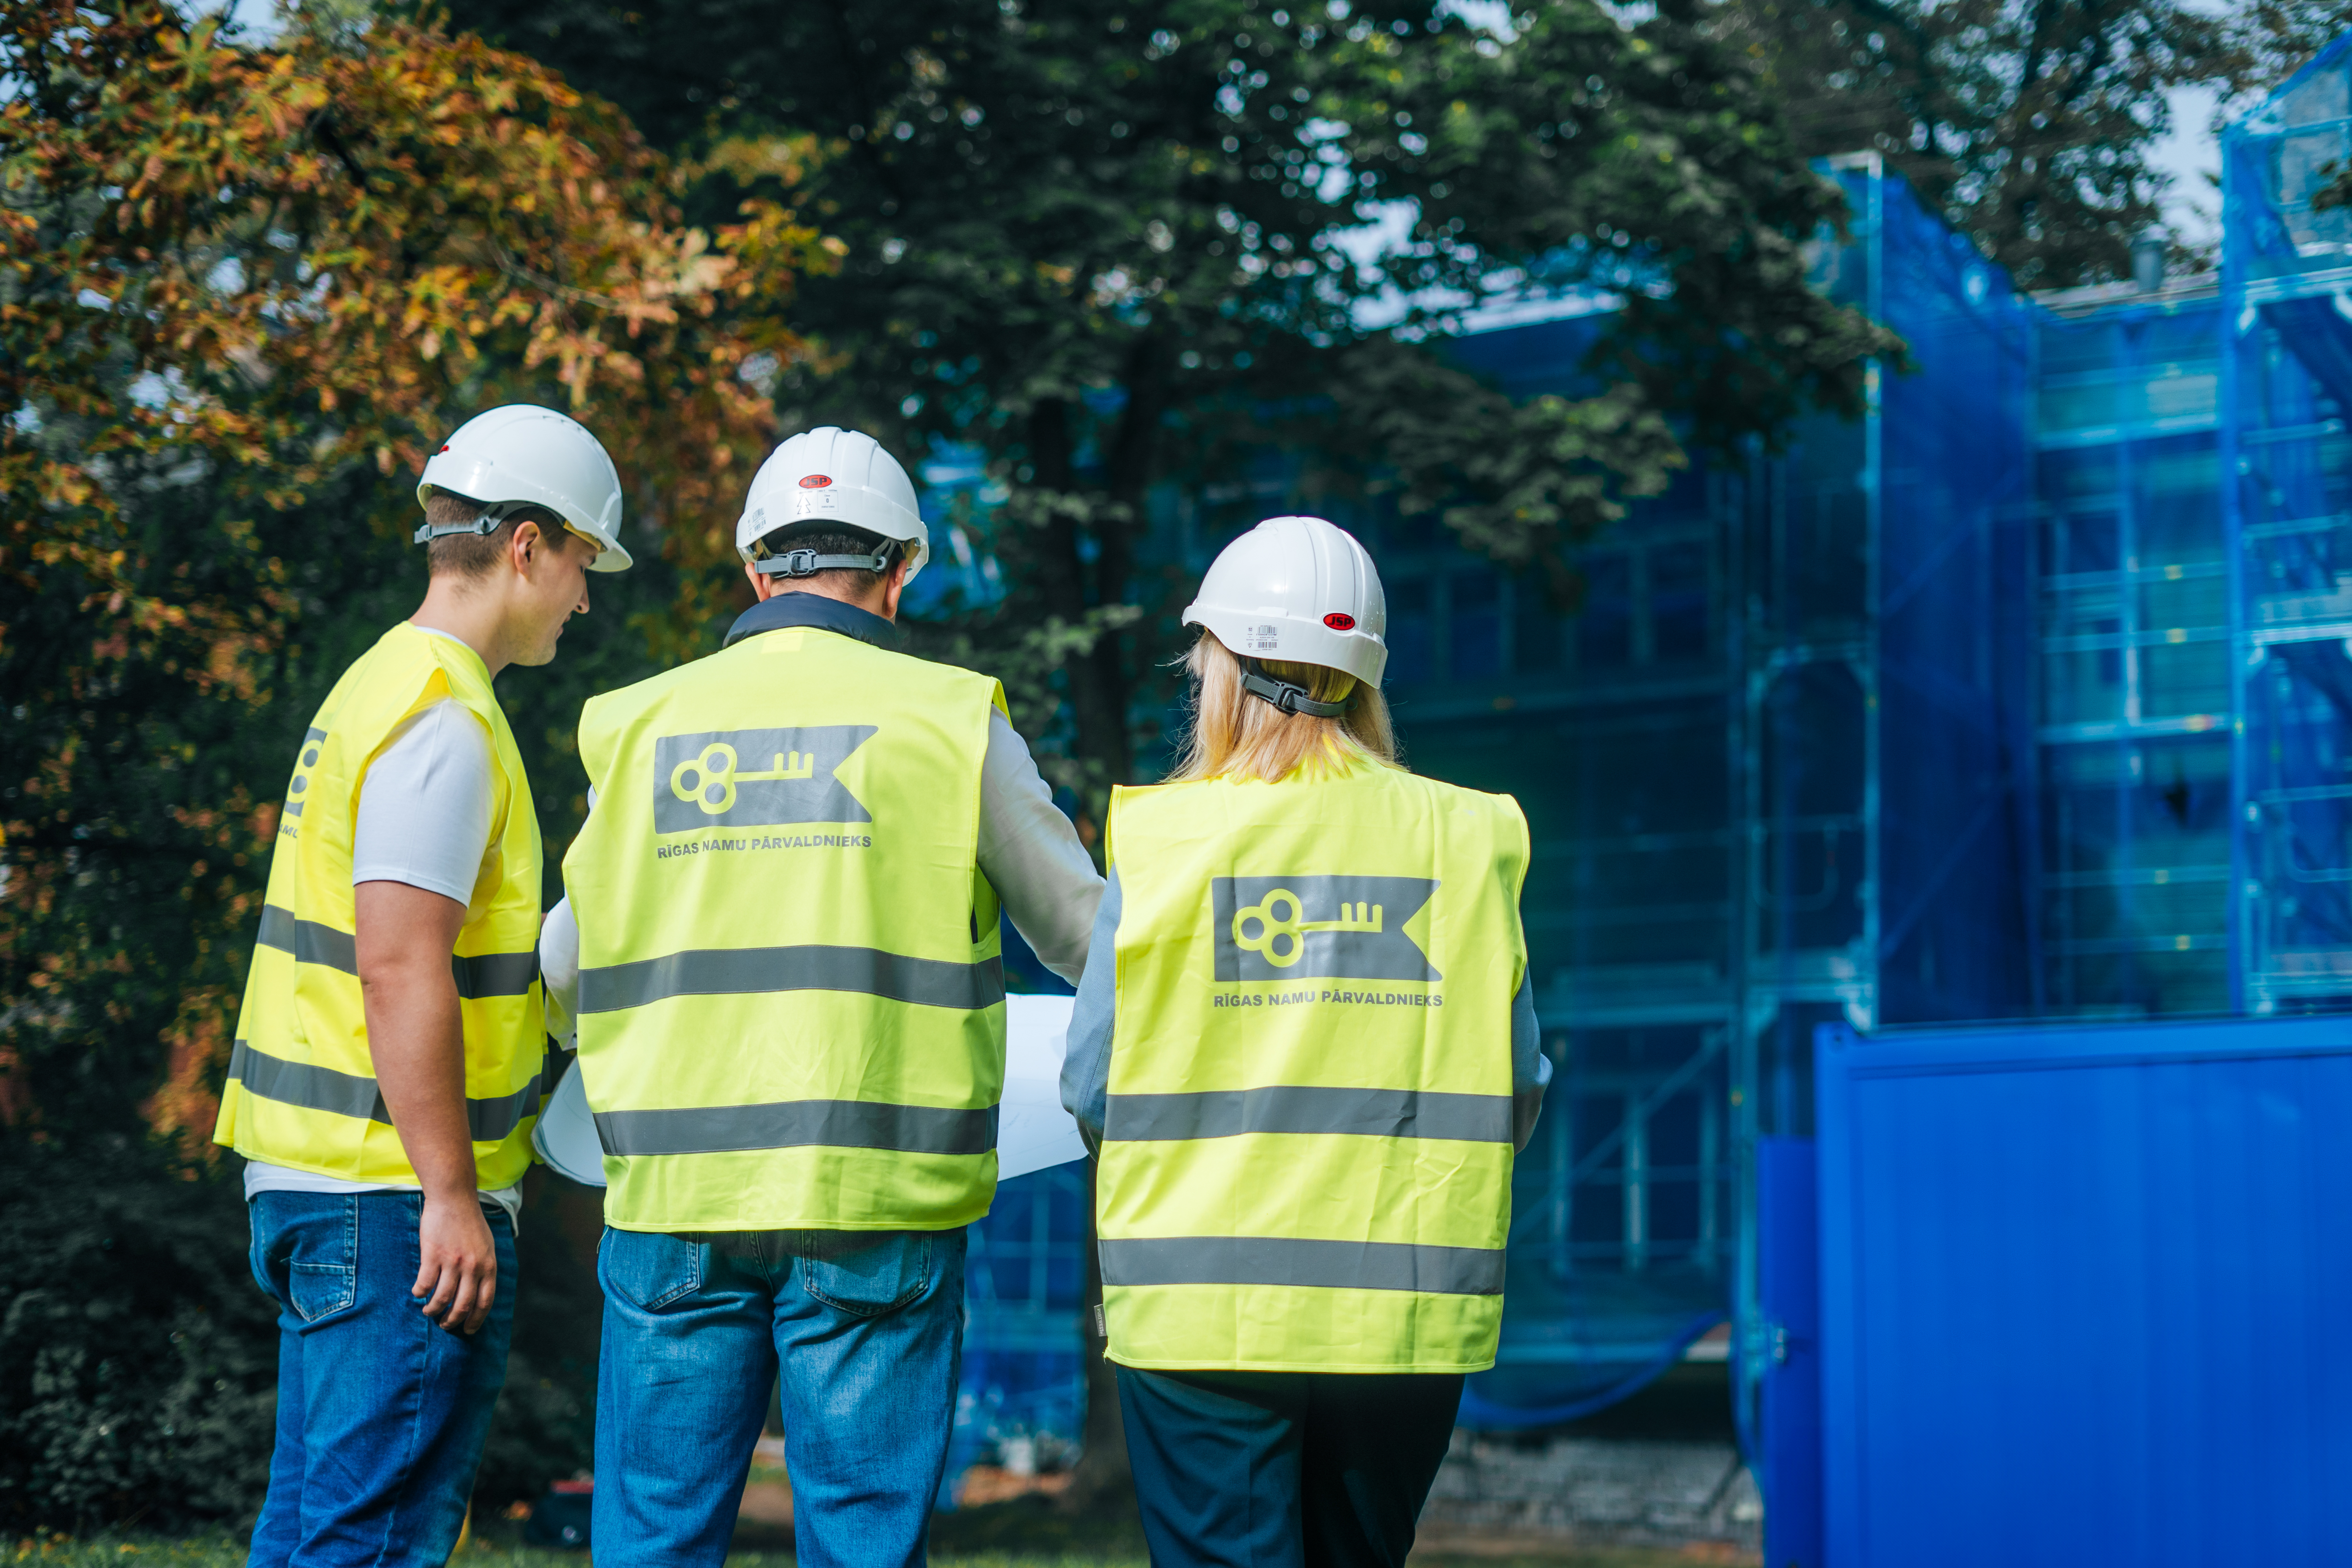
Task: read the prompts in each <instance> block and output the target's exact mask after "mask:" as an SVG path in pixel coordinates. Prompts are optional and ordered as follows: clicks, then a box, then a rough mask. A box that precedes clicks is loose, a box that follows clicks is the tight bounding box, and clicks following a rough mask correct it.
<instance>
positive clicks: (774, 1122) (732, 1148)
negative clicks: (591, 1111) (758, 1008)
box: [596, 1100, 996, 1155]
mask: <svg viewBox="0 0 2352 1568" xmlns="http://www.w3.org/2000/svg"><path fill="white" fill-rule="evenodd" d="M596 1136H597V1138H598V1140H599V1141H600V1142H603V1144H604V1152H605V1153H607V1154H629V1155H636V1154H732V1153H740V1152H746V1151H749V1150H754V1149H803V1148H807V1147H810V1146H812V1145H818V1144H822V1145H825V1146H828V1147H832V1148H839V1149H894V1150H898V1151H899V1152H903V1153H908V1154H985V1153H987V1152H989V1151H990V1150H991V1149H993V1148H995V1147H996V1107H994V1106H989V1107H987V1108H985V1109H984V1110H949V1109H946V1108H943V1107H940V1106H935V1105H883V1104H878V1103H876V1102H874V1101H870V1100H782V1101H779V1102H777V1103H774V1104H771V1105H712V1106H697V1107H694V1108H692V1109H690V1110H600V1111H598V1112H597V1113H596Z"/></svg>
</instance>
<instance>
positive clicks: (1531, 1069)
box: [1511, 974, 1551, 1152]
mask: <svg viewBox="0 0 2352 1568" xmlns="http://www.w3.org/2000/svg"><path fill="white" fill-rule="evenodd" d="M1550 1087H1551V1058H1549V1057H1547V1056H1545V1055H1544V1054H1543V1031H1542V1030H1540V1029H1539V1028H1538V1027H1537V1026H1536V994H1535V985H1534V977H1533V976H1532V975H1524V974H1523V975H1521V976H1520V977H1519V994H1517V996H1515V997H1513V998H1512V999H1511V1147H1512V1148H1513V1149H1514V1150H1517V1151H1518V1152H1526V1150H1527V1146H1528V1140H1529V1139H1531V1138H1533V1137H1534V1136H1535V1135H1536V1118H1537V1117H1538V1116H1540V1115H1542V1114H1543V1102H1544V1090H1545V1089H1549V1088H1550Z"/></svg>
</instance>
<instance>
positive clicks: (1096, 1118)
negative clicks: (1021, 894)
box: [1062, 866, 1551, 1152]
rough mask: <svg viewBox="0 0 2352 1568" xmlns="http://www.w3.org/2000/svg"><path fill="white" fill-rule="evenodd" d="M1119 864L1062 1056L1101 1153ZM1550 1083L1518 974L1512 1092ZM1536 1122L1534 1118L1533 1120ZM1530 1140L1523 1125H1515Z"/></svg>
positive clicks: (1072, 1104) (1528, 993) (1527, 992)
mask: <svg viewBox="0 0 2352 1568" xmlns="http://www.w3.org/2000/svg"><path fill="white" fill-rule="evenodd" d="M1119 903H1120V899H1119V890H1118V867H1116V866H1113V867H1112V868H1110V886H1109V887H1108V889H1107V890H1105V892H1104V893H1103V898H1102V903H1101V905H1100V907H1099V908H1097V910H1096V911H1095V931H1094V941H1093V942H1092V944H1091V947H1090V949H1089V951H1088V952H1087V968H1086V973H1085V974H1084V975H1083V976H1082V977H1081V978H1080V979H1079V981H1078V999H1077V1001H1076V1004H1075V1005H1073V1006H1072V1008H1071V1010H1070V1043H1069V1054H1068V1055H1067V1056H1066V1057H1064V1058H1062V1109H1063V1110H1066V1111H1068V1112H1069V1113H1070V1115H1071V1116H1072V1117H1073V1118H1075V1119H1076V1121H1077V1124H1078V1131H1079V1133H1080V1135H1081V1136H1083V1137H1084V1138H1085V1139H1086V1141H1087V1149H1089V1150H1091V1151H1095V1152H1100V1150H1101V1147H1102V1135H1103V1121H1104V1118H1105V1117H1107V1116H1108V1114H1109V1110H1110V1044H1111V1035H1112V1033H1113V1030H1114V1029H1115V1027H1116V1026H1117V1023H1118V1017H1117V1013H1118V943H1117V942H1116V940H1115V938H1116V937H1117V935H1118V911H1119ZM1549 1082H1551V1062H1550V1060H1549V1058H1546V1057H1545V1056H1544V1054H1543V1036H1542V1032H1541V1031H1540V1030H1539V1029H1538V1027H1537V1026H1536V1001H1535V992H1534V990H1533V989H1532V988H1531V986H1530V984H1529V983H1528V977H1527V976H1525V975H1522V976H1520V978H1519V991H1518V994H1517V996H1516V997H1514V998H1513V999H1512V1002H1511V1091H1512V1093H1513V1095H1514V1096H1524V1095H1526V1094H1527V1093H1528V1091H1529V1090H1531V1089H1542V1088H1543V1087H1544V1086H1545V1085H1546V1084H1549ZM1529 1125H1532V1123H1529ZM1515 1131H1517V1132H1518V1133H1519V1137H1518V1142H1522V1143H1524V1142H1526V1137H1525V1131H1526V1130H1525V1129H1524V1128H1519V1129H1515Z"/></svg>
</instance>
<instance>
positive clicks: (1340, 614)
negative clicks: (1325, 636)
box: [1323, 610, 1356, 632]
mask: <svg viewBox="0 0 2352 1568" xmlns="http://www.w3.org/2000/svg"><path fill="white" fill-rule="evenodd" d="M1323 624H1324V625H1325V626H1329V627H1330V628H1331V629H1332V630H1333V631H1335V632H1352V631H1354V630H1355V629H1356V617H1355V616H1351V615H1349V613H1348V612H1347V611H1345V610H1334V611H1332V612H1331V613H1330V614H1329V615H1328V616H1324V617H1323Z"/></svg>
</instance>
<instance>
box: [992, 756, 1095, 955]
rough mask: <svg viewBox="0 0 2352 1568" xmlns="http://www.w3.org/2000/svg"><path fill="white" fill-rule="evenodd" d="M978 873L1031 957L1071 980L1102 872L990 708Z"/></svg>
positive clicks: (1033, 766)
mask: <svg viewBox="0 0 2352 1568" xmlns="http://www.w3.org/2000/svg"><path fill="white" fill-rule="evenodd" d="M980 874H981V875H982V876H983V877H986V878H987V879H988V885H989V886H990V887H992V888H993V889H996V896H997V897H998V898H1000V899H1002V900H1004V912H1005V914H1006V915H1007V916H1009V917H1010V918H1011V919H1012V921H1013V930H1015V931H1019V932H1020V933H1021V940H1022V941H1024V942H1027V943H1028V944H1029V945H1030V947H1031V948H1032V949H1034V951H1035V952H1036V954H1037V958H1038V961H1039V962H1040V963H1044V964H1045V967H1046V968H1047V969H1050V970H1052V971H1053V972H1054V973H1055V974H1058V975H1060V976H1061V977H1062V978H1063V979H1064V980H1066V981H1067V982H1069V983H1070V984H1073V985H1076V984H1077V983H1078V976H1079V974H1080V973H1082V972H1084V970H1085V969H1086V966H1087V933H1088V932H1089V931H1091V930H1092V929H1093V927H1094V919H1095V906H1096V904H1097V901H1099V900H1101V898H1102V889H1103V879H1102V874H1101V873H1100V872H1098V871H1097V870H1096V869H1095V863H1094V859H1093V858H1092V857H1091V856H1089V855H1088V854H1087V847H1086V846H1085V845H1084V844H1081V843H1079V842H1078V830H1077V829H1076V827H1073V826H1071V825H1070V819H1069V818H1068V817H1066V816H1063V815H1062V809H1061V807H1059V806H1057V805H1055V804H1054V792H1053V791H1052V790H1050V789H1047V788H1046V787H1045V779H1044V778H1042V777H1040V776H1039V774H1038V773H1037V763H1036V762H1035V760H1034V759H1033V758H1032V757H1031V756H1030V755H1029V747H1028V745H1027V744H1026V743H1025V742H1023V740H1022V739H1021V736H1020V734H1019V732H1018V731H1015V730H1014V729H1013V725H1012V723H1011V722H1010V721H1007V720H1006V719H1005V717H1004V715H1003V713H998V712H992V713H991V714H990V715H989V720H988V755H987V757H986V759H985V760H984V761H983V762H982V764H981V772H980Z"/></svg>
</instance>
